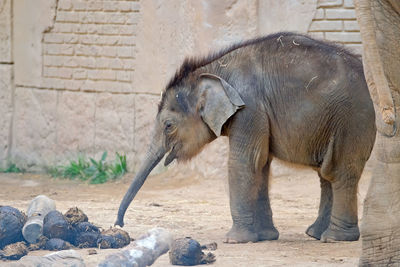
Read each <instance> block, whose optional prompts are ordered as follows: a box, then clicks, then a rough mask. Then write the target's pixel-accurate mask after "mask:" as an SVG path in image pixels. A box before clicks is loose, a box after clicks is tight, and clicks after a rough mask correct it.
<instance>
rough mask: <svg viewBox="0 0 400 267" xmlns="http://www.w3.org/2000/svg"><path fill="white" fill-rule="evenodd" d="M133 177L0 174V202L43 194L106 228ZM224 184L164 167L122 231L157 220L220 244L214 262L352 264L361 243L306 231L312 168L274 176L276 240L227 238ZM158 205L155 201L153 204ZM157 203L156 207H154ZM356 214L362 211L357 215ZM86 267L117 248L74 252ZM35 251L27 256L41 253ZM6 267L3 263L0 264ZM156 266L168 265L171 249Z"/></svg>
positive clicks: (312, 199)
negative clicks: (93, 179) (104, 179)
mask: <svg viewBox="0 0 400 267" xmlns="http://www.w3.org/2000/svg"><path fill="white" fill-rule="evenodd" d="M132 176H133V175H127V176H125V177H124V178H123V179H122V180H120V181H116V182H110V183H107V184H104V185H88V184H85V183H79V182H76V181H69V180H60V179H53V178H50V177H47V176H43V175H35V174H0V205H10V206H13V207H16V208H19V209H21V210H23V211H26V209H27V206H28V204H29V202H30V200H31V199H32V198H34V197H35V196H37V195H38V194H45V195H47V196H49V197H50V198H52V199H54V200H55V201H56V205H57V209H58V210H60V211H61V212H63V213H64V212H65V211H67V210H68V208H70V207H74V206H77V207H79V208H81V209H82V210H84V211H85V212H86V214H87V215H88V217H89V220H90V221H91V222H93V223H94V224H96V225H98V226H100V227H102V228H109V227H110V226H111V225H113V223H114V221H115V218H116V214H117V209H118V206H119V203H120V200H121V199H122V197H123V195H124V194H125V191H126V189H127V187H128V185H129V183H130V179H131V178H132ZM369 179H370V173H369V172H368V171H366V172H364V174H363V177H362V179H361V182H360V189H359V214H362V202H363V199H364V196H365V192H366V189H367V185H368V183H369ZM226 184H227V182H226V181H224V180H220V179H218V180H214V179H212V178H210V177H208V178H204V177H201V176H200V175H199V174H197V173H195V172H189V171H185V172H184V173H182V172H179V171H176V170H175V171H167V172H165V173H163V174H160V175H155V176H151V177H149V178H148V179H147V181H146V183H145V185H144V187H143V188H142V190H141V191H140V192H139V194H138V195H137V197H136V199H135V200H134V201H133V202H132V205H131V206H130V208H129V209H128V211H127V214H126V216H125V227H124V229H125V230H126V231H128V232H129V234H130V235H131V237H133V238H137V237H139V236H140V235H141V234H143V233H144V232H146V231H147V230H149V229H151V228H153V227H156V226H159V227H164V228H166V229H168V230H169V231H170V232H172V233H173V235H174V237H175V238H179V237H186V236H190V237H192V238H194V239H196V240H198V241H199V242H200V243H201V244H206V243H211V242H217V243H218V249H217V250H216V251H214V253H215V255H216V259H217V261H216V262H215V263H214V264H213V266H337V265H340V266H356V265H357V264H358V258H359V255H360V249H361V242H360V241H358V242H337V243H321V242H320V241H318V240H314V239H312V238H310V237H308V236H307V235H306V234H305V233H304V231H305V230H306V228H307V226H308V225H310V224H311V223H313V221H314V220H315V217H316V215H317V210H318V203H319V194H320V190H319V180H318V176H317V175H316V173H315V172H314V171H312V170H299V171H296V172H294V173H293V174H292V175H281V176H275V177H272V181H271V194H270V197H271V202H272V210H273V213H274V223H275V225H276V227H277V229H278V230H279V232H280V237H279V240H277V241H266V242H259V243H248V244H235V245H232V244H224V243H223V242H222V241H223V240H224V235H225V233H226V232H227V231H228V230H229V229H230V226H231V224H232V221H231V217H230V212H229V202H228V194H227V185H226ZM155 204H156V205H155ZM157 204H158V205H157ZM360 217H361V215H360ZM78 251H79V253H80V254H81V255H82V257H83V258H84V259H85V263H86V264H87V266H96V265H97V264H98V263H99V262H100V261H102V260H103V259H104V258H105V257H106V256H107V255H109V254H110V253H113V252H115V250H112V249H110V250H98V249H97V252H98V254H97V255H88V251H87V249H82V250H78ZM46 253H48V251H34V252H31V253H30V254H29V255H44V254H46ZM3 265H4V266H7V263H6V262H0V266H3ZM153 266H170V264H169V258H168V254H165V255H163V256H161V257H160V258H159V259H158V260H157V261H156V262H155V264H154V265H153Z"/></svg>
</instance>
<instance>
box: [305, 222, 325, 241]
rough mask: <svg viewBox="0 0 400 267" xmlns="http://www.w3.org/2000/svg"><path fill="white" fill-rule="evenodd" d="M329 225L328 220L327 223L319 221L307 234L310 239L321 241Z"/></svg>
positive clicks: (308, 229) (311, 226) (310, 227)
mask: <svg viewBox="0 0 400 267" xmlns="http://www.w3.org/2000/svg"><path fill="white" fill-rule="evenodd" d="M328 225H329V221H328V220H326V222H321V221H320V220H318V219H317V220H316V221H315V222H314V223H313V224H312V225H310V226H309V227H308V228H307V230H306V234H307V235H308V236H310V237H313V238H315V239H318V240H320V239H321V235H322V233H323V232H324V231H325V230H326V229H327V228H328Z"/></svg>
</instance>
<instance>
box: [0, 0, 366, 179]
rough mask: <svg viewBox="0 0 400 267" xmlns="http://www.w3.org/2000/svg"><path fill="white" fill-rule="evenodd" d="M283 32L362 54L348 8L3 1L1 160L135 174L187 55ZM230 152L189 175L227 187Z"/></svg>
mask: <svg viewBox="0 0 400 267" xmlns="http://www.w3.org/2000/svg"><path fill="white" fill-rule="evenodd" d="M285 30H286V31H289V30H290V31H298V32H309V33H311V34H312V35H314V36H316V37H318V38H326V39H331V40H334V41H339V42H343V43H346V44H349V45H351V46H353V47H355V48H356V49H359V47H360V40H359V36H358V27H357V24H356V22H355V18H354V8H353V6H352V1H351V0H285V1H273V0H258V1H253V0H239V1H237V0H224V1H214V0H199V1H191V0H179V1H167V0H142V1H139V0H89V1H87V0H35V1H31V0H0V90H1V91H0V112H2V114H4V115H3V116H2V117H1V118H0V126H1V129H0V161H2V162H4V159H5V158H6V157H7V156H9V157H10V159H11V160H13V161H16V162H17V163H19V164H22V166H23V167H31V168H36V166H39V167H42V166H46V165H54V164H58V163H60V162H63V161H65V160H67V159H69V158H72V157H75V156H76V154H77V153H80V152H83V153H86V154H88V155H91V156H95V155H100V154H101V153H102V152H103V151H104V150H107V151H108V152H109V155H110V156H111V155H112V153H113V152H115V151H118V152H120V153H126V154H127V156H128V163H129V166H131V170H133V169H135V168H136V167H137V165H138V163H139V162H140V160H141V158H142V157H143V156H144V152H145V150H146V147H147V144H148V142H149V141H150V135H151V128H152V126H151V125H152V121H153V119H154V118H155V115H156V112H157V103H158V100H159V95H160V92H161V90H163V88H164V86H165V85H166V83H167V82H168V80H169V78H170V76H171V75H173V73H174V72H175V70H176V69H177V67H179V64H180V63H181V62H182V60H183V59H184V58H185V57H186V56H189V55H191V56H193V55H194V56H195V55H204V54H207V53H208V51H210V50H217V49H219V48H221V47H224V46H226V45H228V44H231V43H232V42H235V41H239V40H243V39H248V38H251V37H255V36H259V35H261V34H268V33H271V32H276V31H285ZM13 77H14V79H13ZM14 88H15V89H14ZM10 146H11V147H10ZM227 151H228V148H227V140H226V138H220V139H219V140H216V141H215V142H214V143H212V144H211V145H209V146H208V147H206V149H205V151H204V152H202V154H201V155H200V156H199V157H197V158H196V159H195V160H194V161H193V162H191V163H190V164H188V167H190V168H196V169H199V170H200V171H202V172H203V173H204V174H206V175H216V176H219V175H221V176H225V175H226V170H225V169H226V155H227ZM277 169H278V170H283V168H280V167H279V168H277Z"/></svg>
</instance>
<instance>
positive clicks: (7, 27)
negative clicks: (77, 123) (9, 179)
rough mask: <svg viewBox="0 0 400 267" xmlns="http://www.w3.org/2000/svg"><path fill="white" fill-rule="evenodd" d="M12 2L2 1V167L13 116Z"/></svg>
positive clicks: (0, 128)
mask: <svg viewBox="0 0 400 267" xmlns="http://www.w3.org/2000/svg"><path fill="white" fill-rule="evenodd" d="M11 24H12V2H11V0H0V114H1V115H0V167H3V165H4V164H5V162H6V160H7V157H8V155H9V153H10V146H11V132H10V129H11V123H12V116H13V90H14V86H13V65H12V63H13V61H12V37H11V35H12V27H11Z"/></svg>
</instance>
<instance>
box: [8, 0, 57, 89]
mask: <svg viewBox="0 0 400 267" xmlns="http://www.w3.org/2000/svg"><path fill="white" fill-rule="evenodd" d="M55 8H56V1H55V0H35V1H31V0H18V1H13V12H14V14H13V24H14V29H16V30H14V35H13V37H14V47H13V50H14V53H13V56H14V62H15V83H16V84H17V85H25V86H28V87H29V86H41V85H42V82H43V81H42V65H43V57H42V38H43V35H42V33H43V32H44V31H46V30H48V29H50V28H51V27H52V26H53V23H54V16H55V14H56V12H55ZM17 29H18V30H17Z"/></svg>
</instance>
